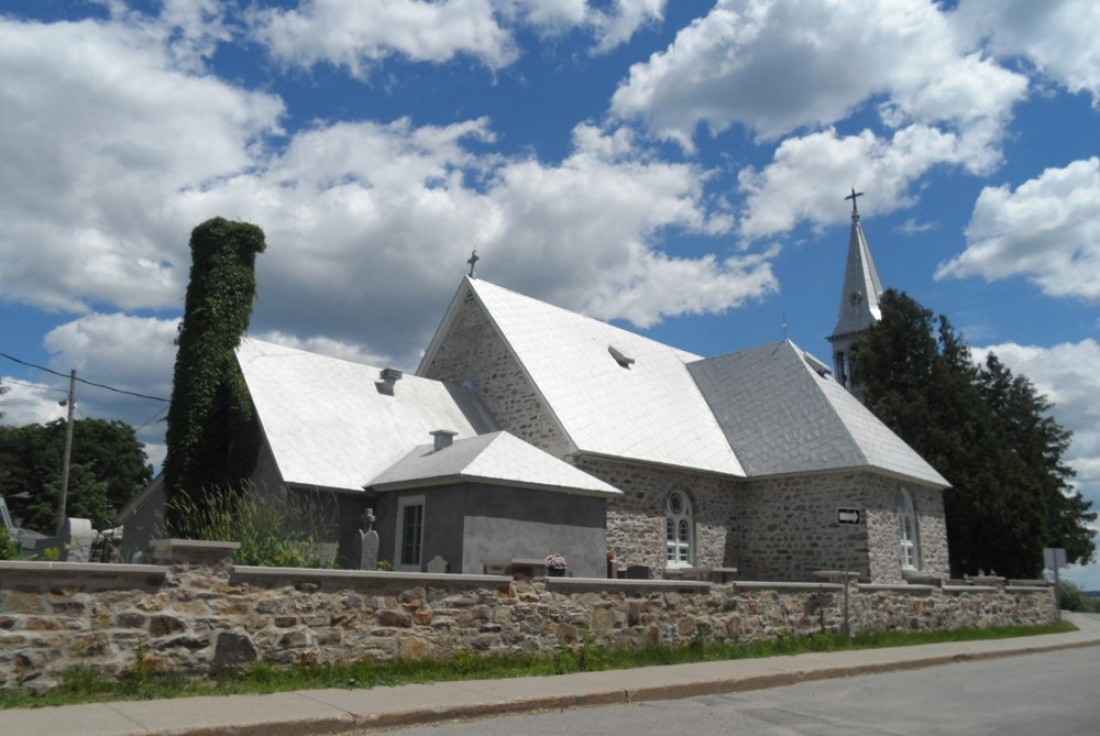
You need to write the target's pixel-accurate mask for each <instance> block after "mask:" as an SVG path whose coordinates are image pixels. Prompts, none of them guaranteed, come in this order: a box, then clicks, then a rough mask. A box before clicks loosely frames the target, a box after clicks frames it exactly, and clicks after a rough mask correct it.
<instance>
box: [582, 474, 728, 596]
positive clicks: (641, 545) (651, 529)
mask: <svg viewBox="0 0 1100 736" xmlns="http://www.w3.org/2000/svg"><path fill="white" fill-rule="evenodd" d="M576 466H577V467H578V468H580V469H581V470H583V471H585V472H587V473H590V474H591V475H594V476H596V477H597V478H599V479H600V480H603V481H605V482H607V483H610V484H611V485H613V486H615V487H616V488H618V489H619V490H620V491H622V492H623V495H622V496H621V497H619V498H614V499H609V500H608V502H607V546H608V547H611V548H612V549H614V550H615V554H616V560H617V561H618V563H619V568H620V569H625V567H626V566H629V565H645V566H646V567H649V568H650V569H651V570H653V571H654V574H655V575H656V576H658V577H659V576H661V574H662V571H663V570H664V567H665V537H666V532H665V515H666V511H665V508H666V506H665V504H666V502H667V500H668V497H669V494H671V493H672V492H673V491H682V492H683V493H684V495H686V496H687V497H688V498H689V499H690V501H691V505H692V512H693V518H694V521H695V560H694V564H695V565H697V566H700V567H736V564H737V562H736V552H735V547H736V540H735V537H734V534H733V528H734V522H735V520H736V518H737V517H738V515H739V513H740V505H739V504H740V500H741V495H740V494H739V493H738V492H737V487H736V485H737V483H738V481H735V480H733V479H728V478H719V477H715V476H706V475H700V474H696V473H687V472H678V471H674V470H666V469H661V468H654V467H648V466H643V465H636V464H633V463H625V462H616V461H613V460H606V459H601V458H592V457H583V456H582V457H578V458H577V459H576ZM742 484H743V482H742Z"/></svg>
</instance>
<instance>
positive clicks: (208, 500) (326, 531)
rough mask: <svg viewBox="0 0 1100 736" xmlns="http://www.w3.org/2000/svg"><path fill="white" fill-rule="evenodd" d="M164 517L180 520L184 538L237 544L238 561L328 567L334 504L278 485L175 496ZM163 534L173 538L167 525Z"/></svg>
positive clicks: (333, 536)
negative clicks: (272, 488) (270, 488)
mask: <svg viewBox="0 0 1100 736" xmlns="http://www.w3.org/2000/svg"><path fill="white" fill-rule="evenodd" d="M168 505H169V506H171V507H172V509H173V511H174V512H175V513H174V514H170V515H169V516H170V517H174V518H178V519H186V523H187V528H188V531H187V533H186V534H187V536H189V537H197V538H198V539H206V540H212V541H224V542H239V543H240V545H241V547H240V549H239V550H238V551H237V553H236V555H235V556H234V558H233V559H234V562H236V563H237V564H238V565H260V566H266V567H331V566H332V565H333V559H332V556H333V555H332V551H333V550H334V549H335V544H336V534H337V522H336V507H335V504H334V503H325V500H324V499H323V498H318V497H317V496H314V495H312V494H307V493H302V492H298V491H294V490H291V489H289V488H287V487H286V486H280V487H279V488H278V490H276V491H271V492H262V491H260V490H259V489H258V488H257V487H256V486H255V485H254V484H252V483H246V484H245V485H244V486H243V487H241V488H240V489H223V490H220V491H218V492H216V493H209V494H203V495H201V496H195V497H192V496H191V495H190V494H188V493H187V492H186V491H185V492H181V493H179V494H176V495H175V497H174V498H172V499H171V500H170V501H169V502H168ZM163 532H164V533H165V535H166V536H169V537H172V536H178V534H177V533H176V532H177V530H175V529H172V528H171V527H169V528H166V529H164V530H163Z"/></svg>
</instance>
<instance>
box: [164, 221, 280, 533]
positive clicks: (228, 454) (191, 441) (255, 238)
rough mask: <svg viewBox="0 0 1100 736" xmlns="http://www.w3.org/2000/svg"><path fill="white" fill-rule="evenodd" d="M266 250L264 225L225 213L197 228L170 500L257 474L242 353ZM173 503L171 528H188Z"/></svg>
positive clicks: (172, 437) (172, 425) (172, 419)
mask: <svg viewBox="0 0 1100 736" xmlns="http://www.w3.org/2000/svg"><path fill="white" fill-rule="evenodd" d="M265 248H266V244H265V242H264V233H263V231H262V230H261V229H260V228H258V227H256V226H255V225H251V224H248V223H243V222H230V221H228V220H224V219H222V218H220V217H219V218H215V219H212V220H208V221H206V222H204V223H202V224H201V225H199V226H198V227H196V228H195V229H194V230H193V231H192V233H191V276H190V281H189V283H188V286H187V298H186V304H185V308H184V315H183V321H182V322H181V323H180V327H179V337H178V339H177V343H178V345H179V350H178V352H177V354H176V367H175V374H174V379H173V386H172V403H171V406H170V408H169V410H168V430H167V436H166V440H167V445H168V452H167V456H166V458H165V461H164V483H165V488H166V491H167V494H168V498H169V499H170V500H171V499H172V498H173V497H174V496H175V495H176V494H178V493H179V492H181V491H186V492H187V493H189V494H190V496H191V498H192V499H195V498H200V499H201V497H202V494H205V493H212V492H214V491H215V489H217V488H222V489H226V488H231V487H234V486H235V485H236V484H238V483H239V481H240V480H241V479H244V478H247V477H248V476H249V475H250V474H251V471H252V465H253V463H254V462H255V459H256V452H257V449H258V447H257V437H258V429H257V425H256V421H255V418H254V416H253V412H252V405H251V400H250V399H249V397H248V391H247V389H246V387H245V385H244V378H243V377H242V375H241V372H240V368H239V367H238V366H237V362H236V356H235V354H234V351H235V349H236V348H237V345H238V344H239V343H240V339H241V336H242V335H244V333H245V332H246V331H247V330H248V325H249V322H250V321H251V318H252V304H253V301H254V300H255V296H256V274H255V262H256V255H257V254H258V253H262V252H263V251H264V250H265ZM168 508H169V518H167V519H166V522H167V524H168V526H169V528H170V529H172V530H173V532H174V533H177V534H185V533H187V531H188V527H187V520H186V519H182V518H172V517H173V514H172V512H171V509H173V508H175V507H174V506H173V505H172V504H169V507H168ZM176 516H178V514H177V515H176Z"/></svg>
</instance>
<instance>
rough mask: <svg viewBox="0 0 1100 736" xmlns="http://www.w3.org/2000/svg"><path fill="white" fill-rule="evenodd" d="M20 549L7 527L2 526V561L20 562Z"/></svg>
mask: <svg viewBox="0 0 1100 736" xmlns="http://www.w3.org/2000/svg"><path fill="white" fill-rule="evenodd" d="M18 559H19V548H18V547H17V546H15V541H14V540H12V538H11V535H10V534H8V528H7V527H6V526H0V560H18Z"/></svg>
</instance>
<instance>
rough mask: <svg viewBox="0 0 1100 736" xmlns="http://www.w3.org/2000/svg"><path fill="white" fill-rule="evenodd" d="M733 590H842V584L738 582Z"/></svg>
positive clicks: (734, 584)
mask: <svg viewBox="0 0 1100 736" xmlns="http://www.w3.org/2000/svg"><path fill="white" fill-rule="evenodd" d="M733 588H734V590H831V591H841V590H844V585H843V583H788V582H781V581H772V582H761V583H755V582H746V581H744V580H738V581H736V582H734V583H733Z"/></svg>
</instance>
